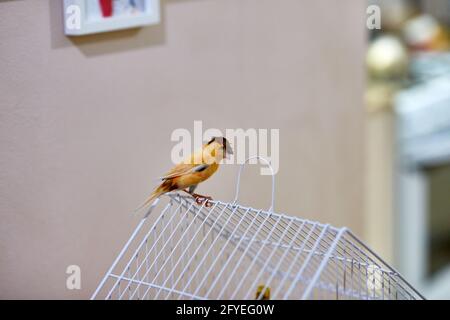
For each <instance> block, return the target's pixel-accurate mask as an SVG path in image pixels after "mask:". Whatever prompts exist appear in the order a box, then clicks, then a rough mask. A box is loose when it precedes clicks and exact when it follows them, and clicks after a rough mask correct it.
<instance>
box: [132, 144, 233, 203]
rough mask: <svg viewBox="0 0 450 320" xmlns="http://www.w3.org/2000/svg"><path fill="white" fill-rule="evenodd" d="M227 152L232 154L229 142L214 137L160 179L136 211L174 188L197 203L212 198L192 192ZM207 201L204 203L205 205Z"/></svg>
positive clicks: (212, 171) (213, 171) (211, 172)
mask: <svg viewBox="0 0 450 320" xmlns="http://www.w3.org/2000/svg"><path fill="white" fill-rule="evenodd" d="M227 154H233V150H232V149H231V146H230V143H229V142H228V141H227V139H225V138H223V137H214V138H212V139H211V140H210V141H209V142H208V143H206V144H204V145H203V146H202V148H201V149H200V150H198V151H196V152H194V153H193V154H192V155H190V156H188V157H187V158H186V159H185V160H183V161H182V162H181V163H179V164H177V165H176V166H175V167H173V168H172V169H171V170H170V171H169V172H167V174H166V175H165V176H163V177H161V178H160V179H161V180H162V183H161V184H160V185H159V186H158V187H157V188H156V189H155V190H154V191H153V192H152V194H151V195H150V197H149V198H148V199H147V200H146V201H145V202H144V204H143V205H142V206H140V207H139V208H138V209H136V211H138V210H140V209H141V208H143V207H145V206H146V205H148V204H149V203H150V202H152V201H153V200H154V199H156V198H158V197H160V196H161V195H163V194H165V193H167V192H170V191H175V190H181V191H184V192H187V193H189V194H190V195H192V196H193V197H194V198H195V199H196V202H197V203H198V204H202V203H203V201H205V200H206V201H207V200H208V199H209V200H212V198H211V197H209V196H202V195H199V194H196V193H194V191H195V189H196V188H197V186H198V184H199V183H201V182H203V181H205V180H206V179H208V178H209V177H211V176H212V175H213V174H214V173H215V172H216V171H217V169H218V168H219V163H220V162H221V161H222V160H223V159H224V158H226V156H227ZM207 203H208V202H206V203H205V205H207Z"/></svg>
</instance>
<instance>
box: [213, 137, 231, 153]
mask: <svg viewBox="0 0 450 320" xmlns="http://www.w3.org/2000/svg"><path fill="white" fill-rule="evenodd" d="M214 141H217V142H218V143H219V144H221V145H222V147H223V149H224V151H225V154H233V149H232V148H231V145H230V143H229V142H228V140H227V139H226V138H224V137H212V138H211V140H209V142H208V143H207V145H209V144H211V143H213V142H214Z"/></svg>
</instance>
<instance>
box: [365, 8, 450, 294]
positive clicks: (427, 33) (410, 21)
mask: <svg viewBox="0 0 450 320" xmlns="http://www.w3.org/2000/svg"><path fill="white" fill-rule="evenodd" d="M368 4H370V5H377V6H379V8H380V9H381V29H378V30H371V31H370V32H369V45H368V51H367V56H366V63H367V71H368V72H367V76H368V82H367V88H366V92H365V100H366V111H367V112H366V115H367V116H366V126H365V128H366V136H365V139H366V140H365V141H366V143H365V150H366V157H365V159H366V160H365V161H366V167H365V168H366V169H365V172H366V174H365V184H366V189H365V195H366V197H365V213H366V219H365V223H364V224H365V235H366V237H367V238H366V239H367V241H368V242H369V243H370V244H371V245H372V246H373V248H374V249H375V250H376V251H377V252H378V253H379V254H380V255H381V256H382V257H385V258H386V259H387V260H388V261H390V262H391V263H393V264H394V265H395V266H396V267H397V268H398V269H399V270H400V272H401V273H403V274H404V275H405V277H406V278H407V279H408V280H409V281H411V283H413V284H414V285H415V286H416V287H417V288H418V289H419V290H420V291H421V292H422V293H423V294H424V295H425V296H426V297H428V298H447V299H448V298H450V53H449V49H450V42H449V26H450V1H448V0H428V1H427V0H417V1H416V0H388V1H385V0H378V1H369V2H368Z"/></svg>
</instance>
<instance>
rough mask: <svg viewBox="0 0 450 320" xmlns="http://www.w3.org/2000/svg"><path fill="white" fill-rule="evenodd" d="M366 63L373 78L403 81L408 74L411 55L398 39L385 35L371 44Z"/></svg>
mask: <svg viewBox="0 0 450 320" xmlns="http://www.w3.org/2000/svg"><path fill="white" fill-rule="evenodd" d="M366 63H367V67H368V70H369V74H370V76H372V77H373V78H378V79H403V78H405V77H406V76H407V74H408V65H409V55H408V51H407V49H406V47H405V45H404V44H403V43H402V42H401V41H400V40H399V39H398V38H397V37H395V36H393V35H383V36H379V37H378V38H377V39H375V40H374V41H373V42H372V43H371V44H370V46H369V50H368V52H367V56H366Z"/></svg>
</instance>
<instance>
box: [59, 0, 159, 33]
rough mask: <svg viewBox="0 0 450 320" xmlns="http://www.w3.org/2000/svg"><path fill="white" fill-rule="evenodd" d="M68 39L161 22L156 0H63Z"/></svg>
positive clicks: (65, 30)
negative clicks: (69, 37)
mask: <svg viewBox="0 0 450 320" xmlns="http://www.w3.org/2000/svg"><path fill="white" fill-rule="evenodd" d="M63 7H64V8H63V9H64V32H65V34H66V35H68V36H82V35H88V34H95V33H102V32H109V31H116V30H123V29H130V28H139V27H144V26H148V25H154V24H158V23H159V22H160V1H159V0H64V5H63Z"/></svg>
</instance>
